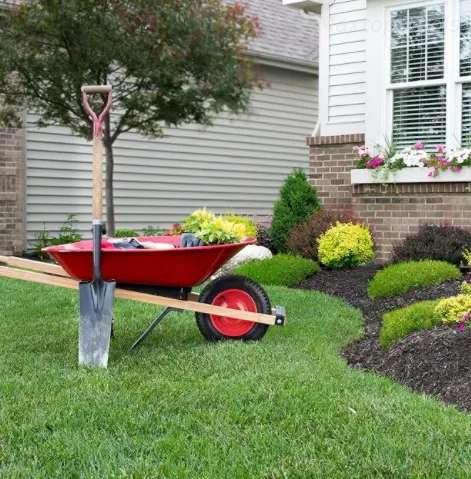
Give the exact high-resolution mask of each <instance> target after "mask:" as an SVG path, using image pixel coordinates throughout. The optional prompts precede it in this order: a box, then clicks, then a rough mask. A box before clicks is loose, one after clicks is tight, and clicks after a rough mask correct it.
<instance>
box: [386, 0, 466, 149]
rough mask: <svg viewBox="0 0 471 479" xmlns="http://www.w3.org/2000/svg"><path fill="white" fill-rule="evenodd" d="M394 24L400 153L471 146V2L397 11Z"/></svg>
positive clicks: (390, 87) (449, 0)
mask: <svg viewBox="0 0 471 479" xmlns="http://www.w3.org/2000/svg"><path fill="white" fill-rule="evenodd" d="M457 7H458V8H457ZM390 22H391V23H390V26H391V29H390V31H391V33H390V45H389V49H390V56H389V58H390V60H389V64H390V68H389V78H388V84H387V94H388V105H389V112H388V116H389V119H390V123H389V128H388V130H389V131H390V132H392V134H390V136H391V137H392V139H393V140H394V141H395V142H396V143H397V145H398V147H399V148H404V147H407V146H410V145H412V144H413V143H415V142H417V141H423V142H424V143H425V144H426V145H427V146H428V148H429V149H432V150H433V149H434V148H435V145H437V144H445V143H446V144H448V145H449V146H451V147H456V146H460V145H462V146H465V145H471V0H459V1H458V0H441V1H439V0H435V1H429V2H421V3H417V4H416V5H411V6H407V7H400V8H394V9H393V10H391V12H390ZM457 25H459V28H458V27H457Z"/></svg>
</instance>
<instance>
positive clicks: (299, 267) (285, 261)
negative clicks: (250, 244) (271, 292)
mask: <svg viewBox="0 0 471 479" xmlns="http://www.w3.org/2000/svg"><path fill="white" fill-rule="evenodd" d="M319 271H320V268H319V265H318V264H317V263H314V261H312V260H310V259H304V258H300V257H299V256H291V255H289V254H278V255H276V256H273V258H269V259H262V260H260V261H253V262H251V263H247V264H244V265H242V266H240V267H239V268H237V269H236V270H235V271H234V274H241V275H243V276H247V277H249V278H251V279H253V280H254V281H256V282H257V283H260V284H264V285H271V286H293V285H295V284H296V283H299V282H300V281H302V280H303V279H305V278H307V277H308V276H311V275H313V274H314V273H318V272H319Z"/></svg>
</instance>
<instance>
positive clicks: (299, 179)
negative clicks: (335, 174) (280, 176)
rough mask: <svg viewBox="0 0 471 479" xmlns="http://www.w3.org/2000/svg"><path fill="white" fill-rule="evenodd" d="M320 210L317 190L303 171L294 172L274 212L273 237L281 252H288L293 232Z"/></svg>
mask: <svg viewBox="0 0 471 479" xmlns="http://www.w3.org/2000/svg"><path fill="white" fill-rule="evenodd" d="M318 210H320V205H319V200H318V198H317V191H316V189H315V188H314V187H313V186H311V185H310V184H309V182H308V180H307V176H306V173H305V172H304V171H303V170H301V169H296V170H293V172H292V173H291V174H290V175H289V176H288V177H287V178H286V180H285V182H284V184H283V186H282V187H281V190H280V199H279V200H278V201H277V202H276V203H275V207H274V210H273V219H272V224H271V236H272V238H273V242H274V243H275V246H276V247H277V248H278V250H279V251H282V252H285V251H286V241H287V239H288V236H289V233H290V232H291V230H292V229H293V228H294V227H295V226H297V225H299V224H301V223H304V222H305V221H307V220H308V219H309V218H310V216H311V215H312V213H314V212H315V211H318Z"/></svg>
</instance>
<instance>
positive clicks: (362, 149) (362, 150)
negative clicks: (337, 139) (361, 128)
mask: <svg viewBox="0 0 471 479" xmlns="http://www.w3.org/2000/svg"><path fill="white" fill-rule="evenodd" d="M353 151H356V153H357V155H358V156H359V157H360V158H365V157H366V156H370V153H369V152H368V147H367V146H365V145H363V146H354V147H353Z"/></svg>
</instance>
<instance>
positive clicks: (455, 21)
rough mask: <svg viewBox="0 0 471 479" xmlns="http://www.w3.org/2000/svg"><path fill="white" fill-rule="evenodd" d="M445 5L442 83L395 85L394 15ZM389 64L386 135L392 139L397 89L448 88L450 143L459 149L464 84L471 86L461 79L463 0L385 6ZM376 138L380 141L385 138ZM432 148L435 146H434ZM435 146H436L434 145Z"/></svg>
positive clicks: (385, 96)
mask: <svg viewBox="0 0 471 479" xmlns="http://www.w3.org/2000/svg"><path fill="white" fill-rule="evenodd" d="M443 4H444V5H445V74H444V78H443V79H440V80H421V81H415V82H406V83H391V17H392V12H394V11H400V10H405V9H411V8H416V7H427V6H433V5H443ZM384 22H385V23H384V25H385V26H386V35H385V54H384V59H385V65H384V68H383V72H384V76H383V85H384V90H383V91H384V92H383V102H382V104H383V111H384V113H385V114H384V115H383V121H382V123H383V128H382V130H383V135H382V137H383V138H384V137H388V138H392V132H393V93H394V90H399V89H402V90H403V89H405V88H420V87H424V86H433V85H443V86H446V98H447V100H446V103H447V104H446V144H447V146H448V148H456V147H458V146H459V145H460V144H461V140H462V138H461V124H462V85H463V84H464V83H471V76H467V77H460V22H461V17H460V0H426V1H416V2H407V3H402V4H400V5H397V4H396V5H393V6H388V7H385V15H384ZM383 138H381V139H376V142H378V141H382V139H383ZM430 146H432V145H430ZM433 146H434V145H433Z"/></svg>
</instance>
